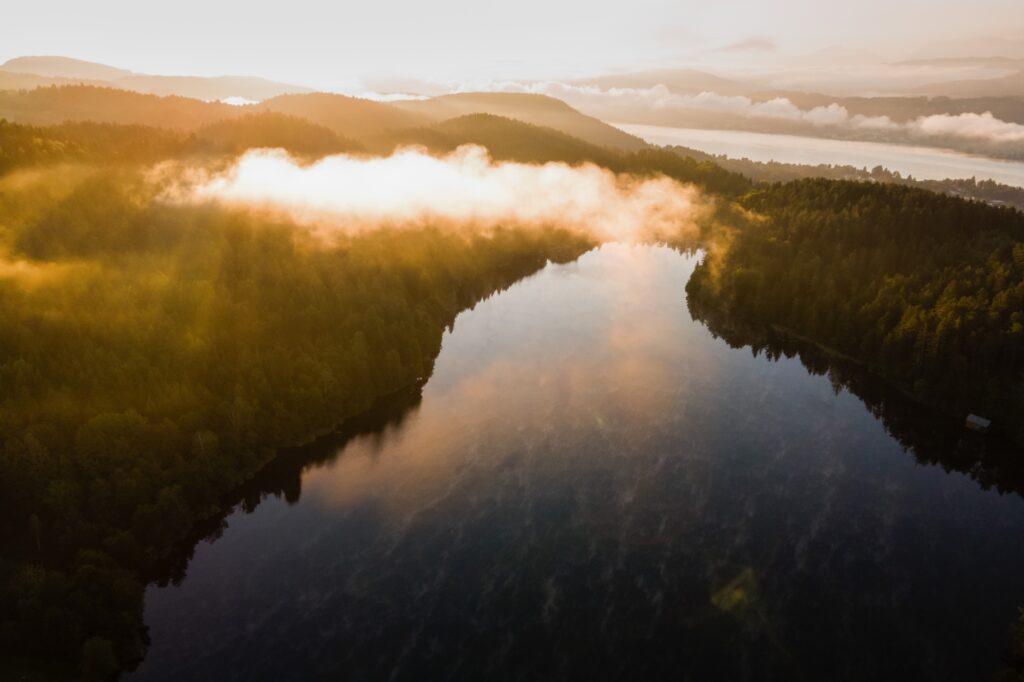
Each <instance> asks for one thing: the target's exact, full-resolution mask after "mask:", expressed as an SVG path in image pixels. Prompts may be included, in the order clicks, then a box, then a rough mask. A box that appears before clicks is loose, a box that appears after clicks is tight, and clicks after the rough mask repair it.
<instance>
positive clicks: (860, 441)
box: [133, 245, 1024, 680]
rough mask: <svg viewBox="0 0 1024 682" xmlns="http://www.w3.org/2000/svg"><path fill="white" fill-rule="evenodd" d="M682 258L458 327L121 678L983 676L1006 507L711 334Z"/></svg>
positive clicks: (997, 640) (859, 408)
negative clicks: (428, 367) (403, 406)
mask: <svg viewBox="0 0 1024 682" xmlns="http://www.w3.org/2000/svg"><path fill="white" fill-rule="evenodd" d="M695 262H696V260H695V258H694V257H687V256H684V255H681V254H679V253H677V252H675V251H672V250H669V249H667V248H660V247H641V246H624V245H608V246H605V247H602V248H601V249H599V250H597V251H593V252H591V253H588V254H586V255H585V256H583V257H582V258H580V259H579V261H577V262H576V263H573V264H570V265H564V266H554V265H552V266H548V267H547V268H545V269H544V270H543V271H542V272H540V273H538V274H537V275H535V276H533V277H530V278H528V279H526V280H523V281H521V282H520V283H518V284H516V285H514V286H513V287H511V288H510V289H508V290H507V291H505V292H503V293H501V294H498V295H496V296H493V297H492V298H490V299H488V300H486V301H484V302H482V303H480V304H479V305H477V306H476V308H475V309H473V310H471V311H467V312H464V313H463V314H462V315H461V316H460V317H459V318H458V320H457V321H456V323H455V325H454V328H453V330H452V331H451V332H450V333H448V334H447V335H446V337H445V340H444V345H443V349H442V351H441V354H440V356H439V357H438V358H437V362H436V366H435V369H434V372H433V375H432V376H431V378H430V379H429V381H428V382H427V384H426V385H425V386H424V388H423V391H422V401H420V402H419V403H418V404H417V405H416V406H415V407H412V408H411V409H410V410H409V411H408V413H407V414H405V416H404V419H402V420H400V422H399V423H394V424H392V425H391V426H389V427H388V428H386V429H383V430H376V431H373V432H368V433H364V434H362V435H357V436H355V437H353V438H351V439H349V440H348V441H347V442H345V443H344V444H343V445H340V446H338V447H337V448H336V451H333V450H332V451H331V452H330V453H328V456H327V457H326V458H323V457H321V458H318V459H317V460H315V461H313V462H310V463H307V464H306V466H305V467H304V468H303V469H302V471H301V479H298V478H296V481H295V482H294V483H293V484H291V485H290V491H289V493H288V494H287V495H283V496H280V497H277V496H268V497H266V499H264V500H263V501H262V503H260V504H258V505H253V504H250V505H247V508H246V509H242V508H239V509H237V510H235V511H234V512H233V513H232V514H230V515H229V516H228V518H227V528H226V530H225V531H224V532H223V534H222V536H221V537H220V538H219V539H217V540H216V541H214V542H203V543H201V544H200V545H199V546H198V547H197V549H196V552H195V556H194V558H193V560H192V561H191V563H190V564H189V566H188V570H187V575H186V576H185V578H184V580H182V581H181V582H180V584H178V585H172V586H167V587H156V586H154V587H151V588H150V589H149V591H148V592H147V598H146V599H147V601H146V604H147V611H146V619H147V623H148V625H149V628H150V636H151V638H152V645H151V648H150V651H149V654H148V657H147V658H146V660H145V661H144V663H143V664H142V666H141V667H140V668H139V670H138V671H137V672H136V673H135V675H134V676H133V677H134V679H139V680H184V679H189V680H191V679H200V680H233V679H260V680H262V679H267V680H290V679H295V680H307V679H339V680H340V679H368V680H380V679H396V680H434V679H524V680H532V679H694V680H709V679H744V678H746V679H784V680H793V679H881V678H890V677H894V676H898V677H899V678H900V679H906V680H912V679H951V680H952V679H956V680H963V679H987V678H988V676H989V675H990V674H991V671H992V670H993V669H994V668H995V667H996V666H997V665H998V663H999V655H1000V650H1001V649H1002V648H1003V647H1004V646H1005V644H1006V633H1007V627H1008V625H1009V623H1010V621H1011V620H1012V618H1013V617H1014V614H1015V612H1016V609H1017V607H1018V606H1020V605H1022V604H1024V542H1022V538H1024V532H1022V531H1024V503H1022V500H1021V497H1020V495H1018V494H1016V493H1008V494H999V493H997V492H995V491H993V490H988V491H986V490H983V489H982V488H981V487H980V486H979V485H978V484H977V483H976V482H975V481H973V480H971V479H970V478H968V477H967V476H966V475H964V474H961V473H956V472H952V473H950V472H947V471H944V470H943V468H941V467H938V466H928V465H922V464H918V463H917V461H916V460H915V458H914V457H913V456H912V455H911V454H909V453H908V452H906V451H905V450H904V449H903V447H902V446H901V445H900V444H899V443H897V442H896V441H894V440H893V439H892V438H891V437H890V436H889V435H888V434H887V433H886V430H885V428H884V427H883V426H882V424H881V423H880V422H879V421H878V420H877V419H876V418H875V417H874V416H872V414H870V413H869V412H868V410H867V409H866V408H865V407H864V405H863V403H862V402H861V401H860V400H859V399H858V398H857V397H855V396H853V395H851V394H849V393H847V392H846V391H844V390H839V392H838V393H837V392H836V389H835V388H834V387H833V384H832V382H830V381H829V379H828V378H826V377H824V376H814V375H811V374H809V373H808V371H807V370H806V369H805V368H804V365H803V364H801V362H800V361H799V360H797V359H781V360H778V361H771V360H768V359H766V358H765V357H764V355H763V354H762V355H760V356H758V357H755V356H754V355H753V354H752V353H751V351H750V350H749V349H733V348H730V347H729V346H728V345H727V344H725V343H724V342H723V341H721V340H718V339H716V338H714V337H713V336H712V334H711V333H710V332H709V331H708V330H707V329H706V328H705V327H704V326H703V325H701V324H699V323H697V322H695V321H693V319H692V318H691V316H690V314H689V312H688V310H687V305H686V300H685V292H684V285H685V283H686V281H687V279H688V277H689V274H690V272H691V271H692V269H693V267H694V265H695ZM299 484H301V494H300V491H299ZM285 487H286V488H289V486H288V485H286V486H285Z"/></svg>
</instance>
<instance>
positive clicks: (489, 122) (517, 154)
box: [370, 114, 616, 166]
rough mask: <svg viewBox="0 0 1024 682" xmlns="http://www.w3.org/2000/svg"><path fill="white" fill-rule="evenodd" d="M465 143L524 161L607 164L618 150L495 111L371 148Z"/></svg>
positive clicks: (395, 136)
mask: <svg viewBox="0 0 1024 682" xmlns="http://www.w3.org/2000/svg"><path fill="white" fill-rule="evenodd" d="M462 144H478V145H482V146H484V147H486V148H487V150H488V151H489V152H490V153H491V156H492V157H493V158H494V159H498V160H509V161H519V162H522V163H546V162H548V161H562V162H565V163H582V162H584V161H592V162H595V163H599V164H601V165H605V166H611V165H613V164H614V162H615V157H616V155H615V153H614V152H611V151H609V150H608V149H607V148H605V147H600V146H597V145H593V144H590V143H588V142H584V141H583V140H580V139H577V138H575V137H572V136H570V135H567V134H565V133H563V132H560V131H558V130H554V129H552V128H543V127H541V126H535V125H532V124H530V123H523V122H522V121H516V120H514V119H510V118H504V117H501V116H495V115H494V114H467V115H465V116H459V117H457V118H452V119H448V120H445V121H441V122H440V123H436V124H434V125H431V126H427V127H420V128H407V129H405V130H399V131H394V132H392V133H389V134H386V135H383V136H381V137H379V138H377V139H376V140H374V141H373V144H372V145H371V147H370V148H371V150H373V151H377V152H380V153H385V154H386V153H388V152H389V151H391V150H392V149H394V148H395V147H398V146H403V145H422V146H424V147H426V148H427V149H429V150H430V151H432V152H448V151H451V150H453V149H455V148H456V147H458V146H459V145H462Z"/></svg>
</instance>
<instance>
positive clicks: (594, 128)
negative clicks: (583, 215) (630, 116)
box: [393, 92, 647, 150]
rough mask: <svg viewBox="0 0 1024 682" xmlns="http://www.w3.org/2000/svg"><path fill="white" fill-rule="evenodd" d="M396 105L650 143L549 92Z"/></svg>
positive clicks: (618, 144) (619, 143)
mask: <svg viewBox="0 0 1024 682" xmlns="http://www.w3.org/2000/svg"><path fill="white" fill-rule="evenodd" d="M393 106H395V107H397V108H400V109H403V110H405V111H409V112H414V113H418V114H420V115H423V116H427V117H429V118H432V119H434V120H442V119H447V118H456V117H458V116H465V115H466V114H493V115H495V116H502V117H505V118H512V119H516V120H518V121H523V122H524V123H530V124H533V125H535V126H543V127H546V128H553V129H554V130H558V131H560V132H563V133H566V134H567V135H572V136H573V137H578V138H579V139H581V140H583V141H585V142H589V143H590V144H593V145H598V146H601V147H611V148H614V149H620V150H636V149H642V148H643V147H645V146H647V144H646V143H645V142H644V141H643V140H641V139H640V138H638V137H634V136H632V135H629V134H628V133H624V132H622V131H621V130H619V129H618V128H615V127H612V126H610V125H608V124H607V123H605V122H603V121H601V120H599V119H596V118H593V117H592V116H587V115H586V114H582V113H580V112H579V111H577V110H576V109H573V108H572V107H571V106H569V105H568V104H566V103H565V102H563V101H561V100H559V99H555V98H554V97H548V96H546V95H530V94H519V93H505V92H469V93H459V94H454V95H441V96H440V97H432V98H430V99H426V100H407V101H401V102H394V103H393Z"/></svg>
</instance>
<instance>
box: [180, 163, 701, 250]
mask: <svg viewBox="0 0 1024 682" xmlns="http://www.w3.org/2000/svg"><path fill="white" fill-rule="evenodd" d="M175 197H176V198H177V200H179V201H182V200H184V201H189V202H203V201H216V202H220V203H224V204H228V205H233V206H245V207H252V208H254V209H265V210H272V211H281V212H285V213H287V214H288V215H289V216H290V217H291V218H293V219H294V220H297V221H299V222H302V223H305V224H310V225H313V226H316V227H317V228H320V229H324V230H344V231H348V232H352V231H359V230H366V229H378V228H381V227H401V226H406V225H426V224H441V225H458V226H471V227H473V228H494V227H499V226H505V225H517V226H527V227H541V226H557V227H564V228H569V229H576V230H580V231H585V232H588V233H590V234H592V235H594V236H595V237H596V238H598V239H614V240H626V241H628V240H632V239H637V238H641V237H650V236H657V235H662V236H671V235H678V234H680V233H681V232H682V231H685V230H687V229H692V228H693V227H694V226H695V224H696V223H695V221H696V220H698V219H699V218H700V217H701V216H702V215H704V212H705V211H706V210H707V205H706V204H705V203H704V202H703V201H702V199H701V198H700V195H699V193H698V191H697V190H696V189H695V188H693V187H690V186H684V185H681V184H679V183H678V182H675V181H673V180H671V179H668V178H664V177H660V178H638V177H633V176H628V175H616V174H614V173H612V172H610V171H608V170H607V169H604V168H600V167H598V166H594V165H590V164H586V165H581V166H569V165H566V164H563V163H547V164H543V165H530V164H521V163H508V162H495V161H493V160H492V159H491V158H490V157H489V156H488V154H487V151H486V150H485V149H483V148H482V147H478V146H473V145H466V146H462V147H459V148H458V149H457V150H456V151H455V152H453V153H451V154H448V155H445V156H432V155H430V154H428V153H427V152H426V151H424V150H422V149H417V148H406V149H402V150H399V151H397V152H395V153H394V154H392V155H391V156H388V157H381V158H371V157H360V156H349V155H337V156H330V157H326V158H324V159H321V160H320V161H318V162H316V163H314V164H311V165H300V164H299V163H298V162H297V161H295V160H294V159H292V158H290V157H289V156H288V155H287V154H285V153H284V152H282V151H280V150H257V151H251V152H249V153H247V154H245V155H244V156H242V157H241V158H240V159H239V160H238V161H237V162H236V163H235V164H234V165H233V166H232V167H231V168H229V169H228V170H226V171H224V172H220V173H216V174H214V175H212V176H203V177H200V178H198V179H197V178H193V179H192V181H191V184H190V186H189V187H188V188H187V189H186V190H182V189H181V188H179V190H178V191H177V192H176V194H175Z"/></svg>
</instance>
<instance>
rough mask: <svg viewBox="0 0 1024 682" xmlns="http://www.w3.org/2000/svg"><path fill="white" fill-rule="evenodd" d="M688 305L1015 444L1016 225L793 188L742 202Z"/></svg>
mask: <svg viewBox="0 0 1024 682" xmlns="http://www.w3.org/2000/svg"><path fill="white" fill-rule="evenodd" d="M742 203H743V205H744V206H745V207H746V208H747V209H748V210H750V211H751V212H752V214H753V216H754V217H752V218H751V220H750V223H749V224H748V225H747V226H746V227H745V228H742V229H735V230H732V231H730V232H729V233H728V234H727V235H722V236H721V237H720V239H721V240H722V242H723V244H724V246H722V247H721V248H711V249H709V250H708V255H707V257H706V258H705V259H704V261H703V262H702V263H701V265H700V267H698V269H697V270H696V271H695V272H694V275H693V277H692V278H691V279H690V281H689V282H688V284H687V293H688V294H689V297H690V299H691V300H694V301H696V302H698V304H700V305H703V306H704V307H715V308H718V309H720V310H722V311H724V312H725V313H727V314H730V315H733V316H735V317H737V318H738V319H741V320H744V321H747V322H750V323H755V324H761V325H771V326H775V327H777V328H779V329H781V330H784V331H786V332H788V333H791V334H794V335H797V336H798V337H803V338H806V339H810V340H812V341H814V342H816V343H818V344H821V345H823V346H825V347H827V348H829V349H832V350H834V351H838V352H839V353H841V354H844V355H846V356H849V357H851V358H854V359H856V360H858V361H861V362H863V363H865V364H866V365H867V367H868V368H869V369H870V370H871V371H873V372H875V373H877V374H879V375H881V376H883V377H885V378H886V379H888V380H890V381H892V382H893V383H894V384H896V385H897V386H899V387H901V388H902V389H904V390H906V391H907V392H909V393H910V394H912V395H913V396H915V397H916V398H918V399H920V400H922V401H924V402H927V403H930V404H933V405H935V406H937V407H940V408H941V409H943V410H945V411H947V412H949V413H951V414H954V415H958V416H959V417H961V418H963V417H965V416H966V415H967V414H969V413H974V414H979V415H984V416H986V417H987V418H991V419H992V420H993V421H994V423H995V426H996V428H998V429H999V430H1000V431H1003V432H1004V433H1005V434H1006V435H1007V436H1009V437H1010V438H1013V439H1014V440H1016V441H1017V442H1018V443H1020V442H1024V428H1022V423H1021V421H1020V418H1019V415H1020V414H1021V413H1022V411H1024V214H1022V213H1020V212H1019V211H1016V210H1014V209H1010V208H998V207H992V206H987V205H985V204H982V203H978V202H970V201H964V200H961V199H957V198H954V197H949V196H944V195H938V194H933V193H931V192H926V191H923V190H919V189H913V188H908V187H902V186H899V185H882V184H874V183H863V182H838V181H829V180H799V181H794V182H790V183H786V184H775V185H771V186H768V187H763V188H759V189H757V190H755V191H752V192H750V193H749V194H747V195H746V196H745V197H744V198H743V199H742Z"/></svg>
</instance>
